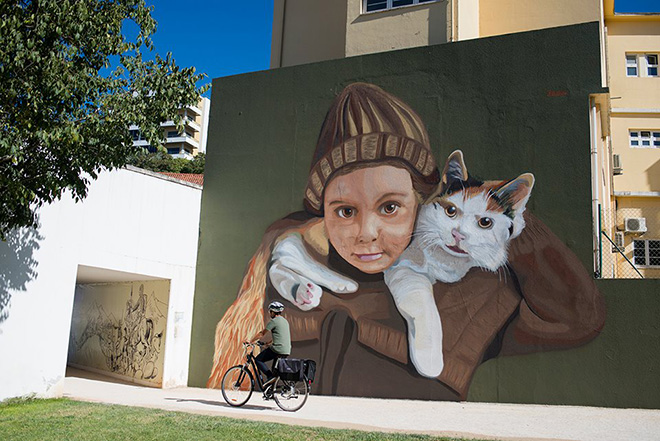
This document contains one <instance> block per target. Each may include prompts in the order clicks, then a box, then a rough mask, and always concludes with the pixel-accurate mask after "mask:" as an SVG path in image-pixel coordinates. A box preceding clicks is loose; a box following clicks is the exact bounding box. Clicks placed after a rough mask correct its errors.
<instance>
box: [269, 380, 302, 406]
mask: <svg viewBox="0 0 660 441" xmlns="http://www.w3.org/2000/svg"><path fill="white" fill-rule="evenodd" d="M273 387H274V388H275V389H274V391H275V392H274V393H273V398H274V399H275V403H277V406H278V407H279V408H280V409H282V410H285V411H287V412H295V411H296V410H298V409H300V408H301V407H303V405H304V404H305V402H306V401H307V395H309V386H308V384H307V378H304V377H303V379H302V380H298V381H288V380H282V379H281V378H278V379H277V380H276V381H275V385H274V386H273Z"/></svg>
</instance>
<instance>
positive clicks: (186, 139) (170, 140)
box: [165, 135, 199, 149]
mask: <svg viewBox="0 0 660 441" xmlns="http://www.w3.org/2000/svg"><path fill="white" fill-rule="evenodd" d="M177 143H181V144H188V145H189V146H191V147H193V148H196V149H199V141H197V140H196V139H195V138H192V137H190V136H186V135H179V136H171V137H170V136H168V137H167V138H166V139H165V146H167V145H169V144H177Z"/></svg>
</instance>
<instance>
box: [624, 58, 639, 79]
mask: <svg viewBox="0 0 660 441" xmlns="http://www.w3.org/2000/svg"><path fill="white" fill-rule="evenodd" d="M626 76H629V77H636V76H637V55H629V54H627V55H626Z"/></svg>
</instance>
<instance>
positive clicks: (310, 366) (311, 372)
mask: <svg viewBox="0 0 660 441" xmlns="http://www.w3.org/2000/svg"><path fill="white" fill-rule="evenodd" d="M303 373H304V374H305V377H307V379H308V380H309V381H310V383H313V382H314V377H315V376H316V362H315V361H314V360H305V362H304V363H303Z"/></svg>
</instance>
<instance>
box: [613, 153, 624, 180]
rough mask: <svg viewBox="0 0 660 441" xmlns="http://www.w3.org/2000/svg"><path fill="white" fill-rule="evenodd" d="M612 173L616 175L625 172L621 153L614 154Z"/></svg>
mask: <svg viewBox="0 0 660 441" xmlns="http://www.w3.org/2000/svg"><path fill="white" fill-rule="evenodd" d="M612 173H614V176H616V175H622V174H623V164H621V155H617V154H614V155H612Z"/></svg>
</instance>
